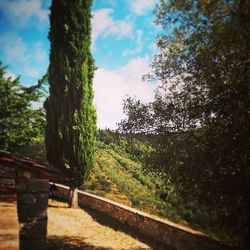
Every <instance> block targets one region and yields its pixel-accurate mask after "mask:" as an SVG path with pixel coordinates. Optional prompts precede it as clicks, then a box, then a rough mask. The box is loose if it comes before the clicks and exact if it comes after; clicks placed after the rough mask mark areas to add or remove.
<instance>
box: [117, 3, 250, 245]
mask: <svg viewBox="0 0 250 250" xmlns="http://www.w3.org/2000/svg"><path fill="white" fill-rule="evenodd" d="M155 13H156V22H157V23H158V24H159V25H161V27H162V28H163V32H162V34H161V35H160V36H159V39H158V47H159V54H158V55H156V56H155V60H154V62H153V64H152V75H149V79H153V80H155V79H157V80H158V81H159V82H160V83H161V84H160V86H159V88H158V90H157V92H156V95H155V100H154V101H153V102H152V103H148V104H144V103H142V102H141V101H140V100H136V99H133V98H128V99H127V100H126V101H125V103H124V111H125V113H126V114H127V118H126V119H125V120H123V121H122V122H121V124H120V129H121V131H123V132H125V133H136V134H138V133H142V134H148V135H151V136H155V144H154V145H155V151H154V152H153V153H152V154H151V155H150V157H149V162H148V164H147V167H148V169H150V170H152V171H153V172H154V173H155V172H157V173H158V174H159V175H160V174H161V175H162V174H165V175H164V176H165V181H166V183H169V182H170V183H171V185H173V187H174V190H175V191H176V192H177V193H178V195H179V196H180V197H182V199H183V200H184V202H185V203H189V202H192V201H195V202H198V203H199V204H200V205H199V206H202V207H208V208H210V209H211V210H212V211H213V210H214V211H216V213H217V214H218V219H219V222H218V223H219V225H220V229H221V231H228V232H229V231H231V232H232V235H235V236H236V235H237V236H239V237H240V238H241V240H242V243H243V245H244V248H245V249H249V246H250V235H249V234H250V229H249V225H250V210H249V207H250V199H249V193H250V185H249V182H250V164H249V155H250V137H249V134H250V131H249V128H250V112H249V110H250V88H249V86H250V85H249V82H250V73H249V72H250V64H249V62H250V61H249V60H250V54H249V51H250V26H249V24H248V23H249V20H250V2H249V1H245V0H232V1H223V0H219V1H207V0H204V1H197V0H183V1H164V0H161V1H160V3H159V5H158V6H157V8H156V11H155ZM201 214H202V213H201ZM204 216H205V215H204ZM232 237H233V236H232Z"/></svg>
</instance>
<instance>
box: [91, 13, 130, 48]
mask: <svg viewBox="0 0 250 250" xmlns="http://www.w3.org/2000/svg"><path fill="white" fill-rule="evenodd" d="M112 12H113V10H112V9H100V10H97V11H95V12H94V13H93V19H92V27H93V30H92V41H93V44H94V43H95V41H96V40H97V39H98V37H100V36H103V37H106V36H115V37H116V38H118V39H121V38H123V37H128V36H130V35H131V34H132V30H133V25H132V24H131V23H130V22H128V21H126V20H115V19H113V17H112V16H111V15H112Z"/></svg>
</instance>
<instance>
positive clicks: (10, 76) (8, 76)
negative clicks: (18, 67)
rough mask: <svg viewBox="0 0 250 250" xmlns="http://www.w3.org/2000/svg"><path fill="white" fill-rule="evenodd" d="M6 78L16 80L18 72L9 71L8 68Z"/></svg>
mask: <svg viewBox="0 0 250 250" xmlns="http://www.w3.org/2000/svg"><path fill="white" fill-rule="evenodd" d="M4 78H5V79H8V78H10V79H11V80H15V79H16V78H17V76H16V74H14V73H13V72H11V71H9V70H8V69H6V70H5V74H4Z"/></svg>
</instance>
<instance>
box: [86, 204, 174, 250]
mask: <svg viewBox="0 0 250 250" xmlns="http://www.w3.org/2000/svg"><path fill="white" fill-rule="evenodd" d="M82 209H83V210H84V211H85V212H87V213H88V214H89V215H90V216H91V217H92V218H93V220H95V221H97V222H98V223H100V224H102V225H104V226H108V227H111V228H113V229H114V230H116V231H121V232H123V233H125V234H127V235H130V236H131V237H132V238H134V239H138V240H139V241H141V242H143V243H144V244H146V245H148V246H149V247H151V248H152V249H153V250H173V249H172V248H168V247H167V246H166V245H163V244H161V243H159V242H158V241H156V240H155V239H153V238H151V237H147V236H145V235H143V234H141V233H139V232H138V231H137V230H135V229H132V228H131V227H129V226H127V225H124V224H122V223H120V222H119V221H117V220H115V219H113V218H111V217H109V216H107V215H105V214H103V213H100V212H97V211H96V210H93V209H90V208H86V207H83V208H82ZM140 249H141V248H136V249H135V248H134V249H133V250H140ZM144 249H145V248H144Z"/></svg>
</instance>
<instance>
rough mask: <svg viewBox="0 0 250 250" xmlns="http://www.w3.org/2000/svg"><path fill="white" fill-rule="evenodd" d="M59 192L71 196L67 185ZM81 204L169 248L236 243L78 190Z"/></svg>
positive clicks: (206, 248)
mask: <svg viewBox="0 0 250 250" xmlns="http://www.w3.org/2000/svg"><path fill="white" fill-rule="evenodd" d="M57 187H58V188H59V196H60V197H61V198H63V199H67V197H68V194H69V189H68V187H66V186H63V185H57ZM78 199H79V205H81V206H86V207H89V208H92V209H94V210H97V211H99V212H101V213H104V214H106V215H108V216H110V217H112V218H114V219H116V220H118V221H119V222H121V223H123V224H126V225H128V226H130V227H131V228H133V229H135V230H138V231H139V232H141V233H142V234H144V235H146V236H148V237H151V238H153V239H155V240H157V241H159V242H161V243H163V244H165V245H166V249H173V250H184V249H185V250H229V249H234V248H233V247H230V246H226V245H224V244H222V242H219V241H216V240H213V239H211V238H209V237H207V236H206V235H204V234H202V233H200V232H198V231H195V230H192V229H189V228H186V227H182V226H180V225H177V224H175V223H172V222H170V221H169V222H168V221H165V220H161V219H158V218H153V217H152V216H150V215H148V214H146V213H143V212H141V211H138V210H136V209H133V208H130V207H127V206H125V205H122V204H119V203H116V202H113V201H111V200H108V199H105V198H102V197H98V196H95V195H92V194H89V193H86V192H82V191H78Z"/></svg>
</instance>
